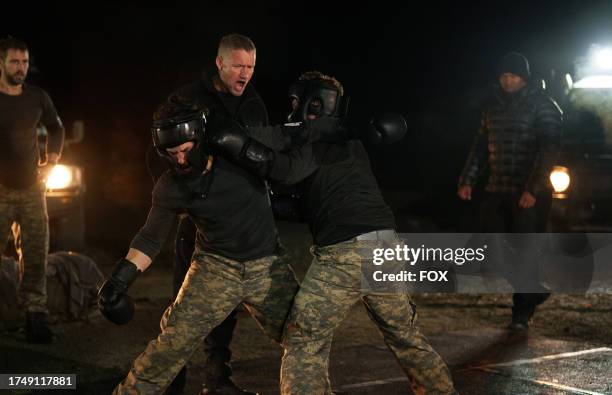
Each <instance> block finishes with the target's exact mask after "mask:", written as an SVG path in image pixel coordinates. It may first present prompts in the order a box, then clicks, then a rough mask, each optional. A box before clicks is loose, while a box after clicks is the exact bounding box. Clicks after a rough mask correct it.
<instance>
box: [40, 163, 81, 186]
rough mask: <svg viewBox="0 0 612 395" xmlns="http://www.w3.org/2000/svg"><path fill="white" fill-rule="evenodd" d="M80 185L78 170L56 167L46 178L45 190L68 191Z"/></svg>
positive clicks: (71, 167)
mask: <svg viewBox="0 0 612 395" xmlns="http://www.w3.org/2000/svg"><path fill="white" fill-rule="evenodd" d="M80 184H81V173H80V169H79V168H77V167H75V166H66V165H56V166H54V167H53V170H51V173H50V174H49V178H47V189H53V190H57V189H68V188H74V187H78V186H79V185H80Z"/></svg>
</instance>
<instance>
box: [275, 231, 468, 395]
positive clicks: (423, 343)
mask: <svg viewBox="0 0 612 395" xmlns="http://www.w3.org/2000/svg"><path fill="white" fill-rule="evenodd" d="M386 232H388V231H386ZM373 233H374V232H373ZM393 234H394V232H393ZM396 237H397V236H395V235H394V238H395V240H392V241H391V243H389V241H383V240H357V239H356V238H354V239H351V240H348V241H345V242H342V243H338V244H334V245H330V246H325V247H316V246H315V247H313V248H312V252H313V255H314V259H313V262H312V265H311V266H310V269H309V270H308V273H307V274H306V277H305V279H304V281H303V282H302V284H301V286H300V291H299V292H298V294H297V295H296V297H295V302H294V305H293V308H292V310H291V314H290V317H289V319H288V321H287V328H286V333H285V337H284V340H283V347H284V348H285V354H284V356H283V361H282V367H281V392H282V394H283V395H289V394H291V395H298V394H300V395H301V394H303V395H320V394H330V393H331V390H330V388H331V386H330V381H329V376H328V373H327V372H328V363H329V352H330V348H331V343H332V337H333V334H334V331H335V330H336V328H337V327H338V326H339V325H340V323H341V322H342V321H343V320H344V319H345V318H346V316H347V314H348V313H349V311H350V309H351V307H352V306H353V304H354V303H355V302H356V301H357V300H359V299H361V301H362V302H363V303H364V305H365V307H366V309H367V311H368V314H369V316H370V318H371V319H372V321H374V323H375V324H376V325H377V326H378V329H379V330H380V332H381V333H382V335H383V337H384V340H385V343H386V344H387V346H388V347H389V349H390V350H391V351H392V352H393V354H394V355H395V357H396V358H397V360H398V362H399V363H400V365H401V367H402V369H403V370H404V372H405V373H406V375H407V376H408V378H409V380H410V385H411V387H412V390H413V391H414V393H415V394H455V393H456V392H455V390H454V388H453V383H452V378H451V375H450V372H449V370H448V368H447V367H446V364H445V363H444V361H443V360H442V359H441V358H440V356H439V355H438V354H437V353H436V352H435V351H434V350H433V349H432V348H431V346H430V345H429V342H428V341H427V339H426V338H425V336H424V335H423V334H421V332H420V331H419V329H418V328H417V325H416V318H417V315H416V310H415V305H414V304H413V303H412V302H411V300H410V297H409V296H408V294H406V293H395V294H392V293H375V292H363V291H362V288H361V285H362V279H361V273H362V271H361V265H366V264H367V265H371V264H372V250H373V249H375V248H384V247H389V246H390V245H394V244H401V241H399V239H397V238H396ZM365 363H367V361H366V362H365Z"/></svg>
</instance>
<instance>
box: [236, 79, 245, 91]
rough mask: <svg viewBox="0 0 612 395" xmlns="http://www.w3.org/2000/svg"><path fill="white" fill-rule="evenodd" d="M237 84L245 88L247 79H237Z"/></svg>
mask: <svg viewBox="0 0 612 395" xmlns="http://www.w3.org/2000/svg"><path fill="white" fill-rule="evenodd" d="M236 85H238V88H240V89H244V87H245V86H246V81H245V80H238V81H236Z"/></svg>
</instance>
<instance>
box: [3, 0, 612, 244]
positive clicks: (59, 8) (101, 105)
mask: <svg viewBox="0 0 612 395" xmlns="http://www.w3.org/2000/svg"><path fill="white" fill-rule="evenodd" d="M328 3H331V2H328ZM328 3H324V4H314V3H313V4H311V5H308V4H307V3H306V2H295V3H291V6H290V7H289V6H286V5H281V4H276V5H270V6H261V5H260V6H256V5H255V4H254V3H252V4H251V5H250V6H244V5H241V4H237V3H236V4H232V5H229V4H230V3H226V4H227V5H223V4H221V3H219V2H199V3H194V4H191V3H176V4H175V5H168V6H159V7H151V6H145V5H127V4H121V5H119V4H117V5H108V4H107V5H102V4H101V2H100V3H99V2H90V3H85V2H81V3H79V5H73V6H67V5H56V4H51V3H49V4H38V3H35V2H29V3H27V2H22V3H21V4H14V5H10V4H3V6H2V8H3V9H2V15H3V17H2V19H3V21H2V23H1V24H0V34H2V35H6V34H11V35H14V36H17V37H19V38H22V39H23V40H25V41H26V42H27V43H28V44H29V46H30V54H31V57H32V60H33V64H32V70H31V75H30V81H31V82H33V83H36V84H38V85H41V86H43V87H44V88H46V89H47V90H48V91H49V93H50V94H51V97H52V98H53V100H54V102H55V104H56V107H57V108H58V110H59V112H60V114H61V116H62V118H63V119H64V122H65V123H66V125H67V126H68V128H69V127H70V125H71V123H72V121H74V120H77V119H83V120H84V121H85V127H86V135H85V140H84V141H83V142H82V143H81V144H79V145H74V146H71V147H68V149H67V150H66V152H65V161H66V162H74V163H78V164H80V165H82V166H84V168H85V177H86V182H87V187H88V191H87V219H88V234H89V235H95V234H100V232H96V229H107V227H108V226H113V227H115V228H116V229H117V232H119V233H118V234H125V235H132V234H133V233H134V232H135V231H136V230H137V229H138V227H139V226H140V225H141V223H142V221H143V220H144V217H145V216H146V212H147V209H148V202H149V199H150V198H149V193H150V190H151V186H152V182H151V181H150V178H149V177H148V175H147V172H146V168H145V166H144V157H145V150H146V146H147V144H148V141H149V138H150V136H149V133H148V130H149V126H150V120H151V114H152V112H153V111H154V110H155V108H156V107H157V105H158V104H159V103H160V102H161V101H162V100H163V99H164V98H165V97H166V96H167V95H168V94H169V93H170V92H171V91H173V90H174V89H175V88H176V87H178V86H180V85H182V84H184V83H187V82H189V81H190V80H192V79H194V78H197V77H198V76H199V73H200V70H201V68H202V67H203V66H205V65H208V64H212V63H211V62H212V61H213V59H214V56H215V54H216V48H217V45H218V41H219V39H220V37H221V36H222V35H224V34H228V33H233V32H238V33H242V34H246V35H248V36H250V37H251V38H252V39H253V41H254V42H255V44H256V46H257V67H256V72H255V77H254V79H253V82H252V83H253V84H255V86H256V88H257V90H258V91H259V92H260V94H261V95H262V96H263V98H264V100H265V102H266V103H267V105H268V109H269V112H270V114H271V119H272V121H273V122H275V123H278V122H282V121H283V120H284V117H285V115H286V112H287V111H286V110H287V107H288V106H287V102H286V90H287V87H288V86H289V84H290V83H291V82H292V81H293V80H294V79H295V78H296V77H297V76H298V75H299V74H300V73H301V72H303V71H307V70H311V69H318V70H321V71H323V72H324V73H326V74H330V75H334V76H336V77H337V78H338V79H339V80H340V81H341V82H342V83H343V84H344V85H345V89H346V91H347V93H348V94H349V95H351V96H352V108H351V113H352V114H353V116H355V117H357V118H359V117H360V116H365V115H370V114H375V113H377V112H380V111H383V110H392V111H397V112H401V113H402V114H404V116H405V117H406V119H407V120H408V125H409V135H408V137H407V138H406V139H404V140H403V141H402V142H401V143H398V144H396V145H394V146H388V147H382V148H378V147H369V148H368V149H369V151H370V154H371V158H372V164H373V168H374V170H375V173H376V176H377V177H378V179H379V182H380V185H381V187H382V189H383V190H384V191H385V194H386V196H387V197H388V199H389V201H390V203H391V204H392V206H393V208H394V209H395V211H396V214H397V215H398V218H399V219H400V230H401V227H402V226H404V224H405V223H404V219H406V218H421V219H423V221H424V222H426V223H429V224H431V227H432V229H433V228H435V229H456V228H457V221H458V213H459V212H461V211H462V210H465V209H466V206H465V205H462V204H461V203H460V202H459V201H458V199H457V198H456V197H455V192H456V180H457V177H458V174H459V172H460V171H461V168H462V166H463V163H464V161H465V158H466V156H467V153H468V150H469V145H470V142H471V140H472V136H473V133H474V131H475V129H476V128H477V126H478V121H479V106H480V102H481V100H482V99H483V97H484V96H485V95H486V93H487V92H488V89H489V86H490V84H491V83H493V82H494V81H495V65H496V62H497V60H498V59H499V58H500V56H502V55H503V54H505V53H507V52H509V51H519V52H522V53H524V54H525V55H526V56H527V57H528V58H529V59H530V61H531V63H532V71H533V74H534V75H535V76H536V77H537V78H545V77H547V75H548V74H549V72H550V69H552V68H554V69H556V70H558V71H560V72H566V71H571V69H572V62H573V61H574V59H575V58H576V57H577V56H580V55H584V53H585V51H586V50H587V48H588V46H589V45H590V44H592V43H595V42H599V43H609V42H612V2H610V1H588V2H580V1H564V2H560V1H539V2H533V4H530V3H527V2H516V1H511V2H508V1H504V2H483V3H480V2H460V3H459V4H444V3H439V2H424V3H411V4H410V5H409V6H406V7H397V6H393V7H391V6H385V5H384V4H383V3H380V2H376V5H374V3H372V2H368V4H367V5H364V6H360V7H355V6H350V8H349V6H347V7H346V8H345V9H330V4H328ZM102 233H107V231H106V230H105V231H104V232H102ZM115 235H117V234H115ZM92 237H93V236H92ZM126 237H129V236H126Z"/></svg>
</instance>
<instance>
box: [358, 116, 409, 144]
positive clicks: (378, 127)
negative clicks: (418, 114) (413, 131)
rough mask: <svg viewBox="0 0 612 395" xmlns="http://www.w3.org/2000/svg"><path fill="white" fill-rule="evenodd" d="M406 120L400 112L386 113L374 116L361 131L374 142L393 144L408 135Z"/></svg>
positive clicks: (367, 138) (368, 139) (364, 136)
mask: <svg viewBox="0 0 612 395" xmlns="http://www.w3.org/2000/svg"><path fill="white" fill-rule="evenodd" d="M407 130H408V126H407V125H406V120H405V119H404V117H403V116H402V115H401V114H398V113H385V114H381V115H378V116H375V117H373V118H372V119H370V121H369V122H368V126H367V127H366V128H365V129H364V130H363V132H362V133H361V135H362V137H363V138H364V139H365V140H367V141H369V142H370V143H372V144H393V143H396V142H398V141H400V140H401V139H402V138H404V136H405V135H406V131H407Z"/></svg>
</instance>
